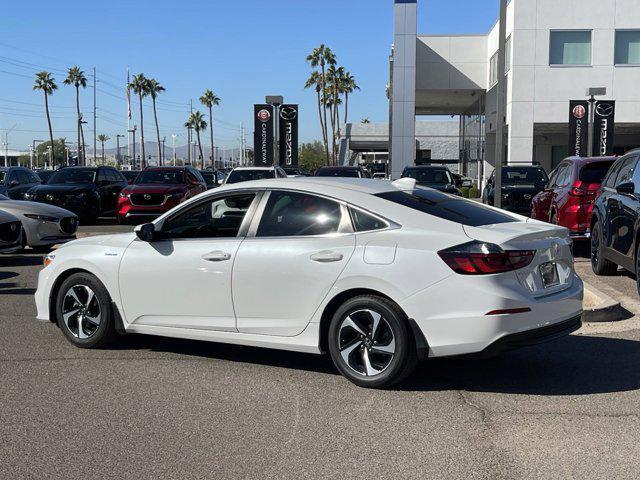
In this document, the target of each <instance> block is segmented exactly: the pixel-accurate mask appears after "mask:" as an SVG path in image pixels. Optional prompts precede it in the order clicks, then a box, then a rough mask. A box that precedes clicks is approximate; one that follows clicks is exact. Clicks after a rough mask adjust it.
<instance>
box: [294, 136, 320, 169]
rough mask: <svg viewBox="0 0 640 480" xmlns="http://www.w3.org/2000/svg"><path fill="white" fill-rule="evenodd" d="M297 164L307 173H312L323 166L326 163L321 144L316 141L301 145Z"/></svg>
mask: <svg viewBox="0 0 640 480" xmlns="http://www.w3.org/2000/svg"><path fill="white" fill-rule="evenodd" d="M298 164H299V165H300V167H301V168H303V169H304V170H306V171H308V172H313V171H315V170H317V169H318V168H320V167H322V166H324V165H325V164H326V162H325V155H324V145H323V143H322V142H320V141H318V140H316V141H314V142H310V143H303V144H301V145H300V157H299V161H298Z"/></svg>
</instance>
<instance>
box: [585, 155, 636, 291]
mask: <svg viewBox="0 0 640 480" xmlns="http://www.w3.org/2000/svg"><path fill="white" fill-rule="evenodd" d="M639 158H640V150H634V151H632V152H629V153H627V154H626V155H624V156H623V157H620V158H619V159H618V160H616V162H615V163H614V164H613V165H612V166H611V168H610V169H609V172H608V173H607V175H606V177H605V178H604V180H603V182H602V184H601V186H600V191H599V194H598V197H597V198H596V201H595V204H594V206H593V214H592V216H591V267H592V268H593V271H594V273H595V274H596V275H613V274H614V273H615V272H616V270H617V269H618V265H619V266H621V267H622V268H624V269H625V270H628V271H630V272H632V273H635V274H636V275H638V274H640V268H639V267H640V255H639V253H640V238H638V233H639V231H640V171H639V169H638V159H639ZM638 291H639V293H640V276H638Z"/></svg>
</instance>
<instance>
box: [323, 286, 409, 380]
mask: <svg viewBox="0 0 640 480" xmlns="http://www.w3.org/2000/svg"><path fill="white" fill-rule="evenodd" d="M328 344H329V353H330V355H331V359H332V360H333V363H334V365H335V366H336V368H337V369H338V370H339V371H340V373H341V374H342V375H343V376H345V377H346V378H347V379H348V380H350V381H351V382H353V383H354V384H356V385H358V386H360V387H365V388H384V387H388V386H391V385H393V384H395V383H398V382H400V381H402V380H403V379H404V378H406V377H407V376H408V375H410V374H411V372H413V370H414V368H415V366H416V363H417V355H416V348H415V342H414V341H413V336H412V334H411V329H410V327H409V323H408V321H407V318H406V316H405V314H404V313H403V312H402V310H401V309H400V308H399V307H398V306H397V305H396V304H395V303H393V302H391V301H390V300H388V299H386V298H382V297H378V296H375V295H361V296H357V297H354V298H352V299H349V300H347V301H346V302H345V303H343V304H342V305H341V306H340V307H339V308H338V310H337V311H336V312H335V314H334V315H333V318H332V320H331V324H330V326H329V334H328Z"/></svg>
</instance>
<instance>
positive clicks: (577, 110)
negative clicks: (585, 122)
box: [573, 105, 587, 119]
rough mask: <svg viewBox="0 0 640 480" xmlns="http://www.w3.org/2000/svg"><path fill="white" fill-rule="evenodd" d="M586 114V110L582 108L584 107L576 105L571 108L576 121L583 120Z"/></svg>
mask: <svg viewBox="0 0 640 480" xmlns="http://www.w3.org/2000/svg"><path fill="white" fill-rule="evenodd" d="M586 114H587V109H586V108H584V106H582V105H576V106H575V107H574V108H573V116H574V117H576V118H578V119H580V118H584V117H585V115H586Z"/></svg>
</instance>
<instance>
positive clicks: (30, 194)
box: [22, 192, 35, 200]
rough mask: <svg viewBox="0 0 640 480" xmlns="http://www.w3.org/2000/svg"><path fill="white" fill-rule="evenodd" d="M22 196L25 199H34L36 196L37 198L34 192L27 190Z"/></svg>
mask: <svg viewBox="0 0 640 480" xmlns="http://www.w3.org/2000/svg"><path fill="white" fill-rule="evenodd" d="M22 198H24V199H25V200H32V199H34V198H35V195H34V194H33V193H29V192H26V193H25V194H24V195H23V196H22Z"/></svg>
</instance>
